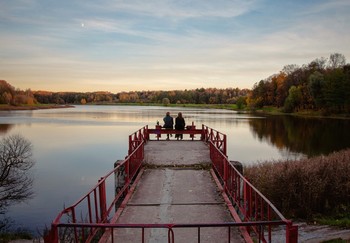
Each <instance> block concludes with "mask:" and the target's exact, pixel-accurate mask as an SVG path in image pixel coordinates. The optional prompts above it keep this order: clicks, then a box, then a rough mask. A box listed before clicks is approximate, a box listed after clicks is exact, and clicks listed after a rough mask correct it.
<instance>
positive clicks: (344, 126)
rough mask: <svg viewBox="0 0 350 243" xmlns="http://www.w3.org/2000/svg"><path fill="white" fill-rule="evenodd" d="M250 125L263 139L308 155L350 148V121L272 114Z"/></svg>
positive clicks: (251, 122)
mask: <svg viewBox="0 0 350 243" xmlns="http://www.w3.org/2000/svg"><path fill="white" fill-rule="evenodd" d="M249 124H250V126H251V130H252V131H253V133H254V134H255V135H256V136H257V137H258V138H259V139H260V140H266V141H268V142H269V143H271V144H273V145H274V146H276V147H278V148H279V149H284V148H285V149H287V150H289V151H292V152H297V153H303V154H306V155H307V156H309V157H311V156H315V155H320V154H329V153H331V152H333V151H338V150H341V149H344V148H348V147H350V140H349V139H348V138H349V137H350V129H349V127H350V121H349V120H341V119H316V118H299V117H291V116H269V117H267V118H266V119H252V120H250V123H249Z"/></svg>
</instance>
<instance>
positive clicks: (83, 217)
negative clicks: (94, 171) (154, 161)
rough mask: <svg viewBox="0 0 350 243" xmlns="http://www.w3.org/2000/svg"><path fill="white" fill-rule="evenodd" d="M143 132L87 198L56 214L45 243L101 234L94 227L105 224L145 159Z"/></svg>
mask: <svg viewBox="0 0 350 243" xmlns="http://www.w3.org/2000/svg"><path fill="white" fill-rule="evenodd" d="M146 131H147V127H144V128H141V129H140V130H139V131H138V132H136V133H134V134H132V135H130V136H129V142H130V143H129V146H130V147H129V155H128V156H127V157H126V158H125V160H123V161H121V162H120V163H118V164H116V166H115V168H114V169H113V170H112V171H110V172H109V173H108V174H107V175H105V176H104V177H101V179H100V180H99V181H98V183H97V185H96V186H95V187H94V188H93V189H92V190H90V191H89V192H88V193H87V194H86V195H84V196H83V197H82V198H80V199H79V200H78V201H77V202H75V203H74V204H73V205H71V206H69V207H68V208H65V209H64V210H63V211H61V212H60V213H59V215H58V216H57V217H56V219H55V220H54V221H53V223H52V224H51V230H50V231H49V232H48V233H47V235H46V236H45V237H44V238H45V242H50V243H51V242H60V241H61V242H90V241H92V239H93V238H94V237H95V236H96V235H98V234H101V227H94V225H95V224H104V223H107V224H108V221H109V219H110V215H111V213H112V211H113V210H115V209H116V207H118V205H119V204H120V202H121V201H122V199H123V198H124V197H125V195H126V194H127V193H128V190H129V187H130V185H131V184H132V182H133V179H134V178H135V176H136V175H137V172H138V170H139V169H140V167H141V165H142V161H143V159H144V143H145V135H147V134H148V133H147V132H146ZM136 134H137V135H136ZM116 176H119V177H120V176H121V177H123V185H121V186H120V185H119V186H120V187H119V188H118V190H117V188H114V187H115V178H116ZM116 192H117V193H116ZM108 193H109V194H108ZM115 193H116V195H115ZM78 215H80V217H78ZM82 223H86V224H89V225H90V227H87V228H86V227H81V226H80V225H81V224H82ZM67 225H69V226H68V227H67Z"/></svg>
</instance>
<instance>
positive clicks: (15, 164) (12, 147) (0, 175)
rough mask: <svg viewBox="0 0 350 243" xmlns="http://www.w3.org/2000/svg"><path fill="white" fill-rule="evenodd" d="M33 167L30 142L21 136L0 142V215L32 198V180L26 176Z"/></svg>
mask: <svg viewBox="0 0 350 243" xmlns="http://www.w3.org/2000/svg"><path fill="white" fill-rule="evenodd" d="M33 165H34V161H33V160H32V144H31V142H30V141H28V140H27V139H25V138H24V137H22V136H21V135H11V136H8V137H5V138H3V139H1V140H0V214H4V213H5V212H6V210H7V207H8V206H9V205H12V204H14V203H19V202H23V201H24V200H26V199H29V198H31V197H32V196H33V191H32V185H33V178H31V177H30V175H29V174H28V170H29V169H30V168H32V167H33Z"/></svg>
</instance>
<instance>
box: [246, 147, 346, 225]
mask: <svg viewBox="0 0 350 243" xmlns="http://www.w3.org/2000/svg"><path fill="white" fill-rule="evenodd" d="M244 173H245V176H246V177H247V178H249V180H250V181H251V182H252V183H253V185H254V186H256V187H257V188H258V189H259V190H260V191H261V192H262V193H263V194H264V195H265V196H267V198H269V199H270V200H271V201H272V202H273V203H274V204H275V206H277V208H278V209H279V210H281V212H282V213H283V214H284V215H286V216H287V217H290V218H297V219H302V220H309V221H311V220H312V221H316V222H319V223H325V224H328V225H338V226H344V227H348V228H350V149H347V150H343V151H339V152H335V153H333V154H330V155H328V156H319V157H314V158H311V159H301V160H295V161H273V162H261V163H259V164H257V165H252V166H249V167H247V168H245V172H244Z"/></svg>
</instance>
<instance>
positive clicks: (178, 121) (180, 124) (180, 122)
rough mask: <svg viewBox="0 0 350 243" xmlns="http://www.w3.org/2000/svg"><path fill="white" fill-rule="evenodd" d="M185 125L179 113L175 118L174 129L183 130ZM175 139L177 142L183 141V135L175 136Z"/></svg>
mask: <svg viewBox="0 0 350 243" xmlns="http://www.w3.org/2000/svg"><path fill="white" fill-rule="evenodd" d="M185 125H186V123H185V119H184V118H183V117H182V113H181V112H179V114H178V115H177V117H176V118H175V129H176V130H185ZM175 137H176V138H177V140H179V138H181V139H183V134H176V135H175Z"/></svg>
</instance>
